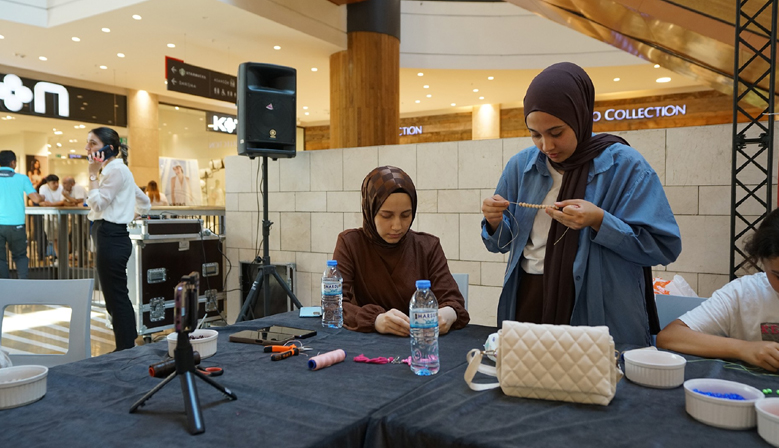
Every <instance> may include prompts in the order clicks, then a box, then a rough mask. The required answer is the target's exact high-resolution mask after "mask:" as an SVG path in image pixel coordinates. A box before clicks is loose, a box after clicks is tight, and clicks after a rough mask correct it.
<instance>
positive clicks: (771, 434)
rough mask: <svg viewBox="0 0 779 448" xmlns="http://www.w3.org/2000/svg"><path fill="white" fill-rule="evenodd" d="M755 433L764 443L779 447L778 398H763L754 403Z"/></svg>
mask: <svg viewBox="0 0 779 448" xmlns="http://www.w3.org/2000/svg"><path fill="white" fill-rule="evenodd" d="M755 409H756V410H757V433H758V434H760V437H762V438H763V440H765V441H766V442H768V443H770V444H771V445H773V446H776V447H779V398H763V399H762V400H757V401H756V402H755Z"/></svg>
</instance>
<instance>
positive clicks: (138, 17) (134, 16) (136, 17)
mask: <svg viewBox="0 0 779 448" xmlns="http://www.w3.org/2000/svg"><path fill="white" fill-rule="evenodd" d="M142 18H143V17H141V16H139V15H138V14H133V19H135V20H141V19H142Z"/></svg>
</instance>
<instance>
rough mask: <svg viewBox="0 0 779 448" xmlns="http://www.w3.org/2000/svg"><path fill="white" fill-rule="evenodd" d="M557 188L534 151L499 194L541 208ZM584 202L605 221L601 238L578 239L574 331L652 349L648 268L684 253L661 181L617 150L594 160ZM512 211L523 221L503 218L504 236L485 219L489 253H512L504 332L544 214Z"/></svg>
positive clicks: (522, 156)
mask: <svg viewBox="0 0 779 448" xmlns="http://www.w3.org/2000/svg"><path fill="white" fill-rule="evenodd" d="M550 188H552V177H551V176H550V174H549V171H548V169H547V167H546V156H545V155H544V154H543V153H541V152H540V151H539V150H538V148H536V147H535V146H533V147H531V148H527V149H525V150H523V151H521V152H519V153H518V154H516V155H515V156H514V157H512V158H511V160H509V162H508V164H507V165H506V168H505V169H504V170H503V174H502V175H501V178H500V181H499V182H498V187H497V188H496V189H495V193H496V194H499V195H501V196H502V197H504V198H506V199H507V200H509V201H511V202H526V203H530V204H540V203H541V201H542V200H543V199H544V197H545V196H546V194H547V193H548V192H549V190H550ZM584 200H586V201H589V202H592V203H593V204H595V205H597V206H598V207H600V208H602V209H603V211H604V216H603V224H601V227H600V231H597V232H596V231H595V230H594V229H593V228H591V227H587V228H585V229H582V230H581V232H580V233H579V250H578V252H577V253H576V259H575V260H574V264H573V276H574V284H575V286H576V298H575V302H574V307H573V314H572V316H571V325H606V326H608V327H609V331H610V333H611V335H612V336H613V337H614V340H615V342H616V343H624V344H635V345H650V344H651V339H650V335H649V320H648V317H647V313H646V306H645V303H644V276H643V271H642V269H643V267H644V266H656V265H667V264H669V263H672V262H673V261H675V260H676V257H678V256H679V253H680V252H681V251H682V241H681V236H680V234H679V227H678V226H677V224H676V220H675V219H674V215H673V213H672V212H671V207H670V205H669V204H668V199H667V198H666V196H665V192H664V191H663V186H662V184H661V183H660V179H659V178H658V177H657V173H655V171H654V170H653V169H652V167H651V166H650V165H649V163H647V161H646V160H645V159H644V158H643V157H642V156H641V154H639V153H638V151H636V150H635V149H633V148H631V147H629V146H626V145H623V144H619V143H617V144H614V145H611V146H609V147H608V148H606V149H605V150H604V151H603V152H602V153H601V154H599V155H598V156H597V157H596V158H595V159H593V161H592V164H591V166H590V173H589V176H588V178H587V189H586V192H585V194H584ZM509 211H510V212H511V213H512V214H513V215H514V216H515V217H516V221H514V219H512V218H511V217H510V216H509V215H508V214H507V213H504V216H503V223H502V224H501V227H502V229H503V230H502V231H500V227H499V228H498V229H496V230H495V232H494V233H493V234H492V235H490V234H489V232H488V231H487V226H486V220H482V239H483V241H484V245H485V246H486V247H487V250H489V251H490V252H501V253H505V252H508V251H510V256H509V261H508V266H507V267H506V274H505V276H504V279H503V291H502V292H501V295H500V302H499V303H498V325H499V326H500V325H501V323H502V322H503V320H514V316H515V313H516V291H517V287H518V285H519V281H520V279H519V275H518V271H519V268H518V266H519V260H520V258H521V257H522V250H523V249H524V247H525V245H526V244H527V241H528V238H529V236H530V228H531V227H532V225H533V219H534V218H535V215H536V212H537V210H536V209H531V208H525V207H519V206H517V205H514V204H510V205H509ZM509 229H510V231H508V230H509ZM499 236H500V241H498V237H499ZM513 236H516V238H515V239H514V240H513V241H511V240H512V237H513ZM509 242H510V243H509Z"/></svg>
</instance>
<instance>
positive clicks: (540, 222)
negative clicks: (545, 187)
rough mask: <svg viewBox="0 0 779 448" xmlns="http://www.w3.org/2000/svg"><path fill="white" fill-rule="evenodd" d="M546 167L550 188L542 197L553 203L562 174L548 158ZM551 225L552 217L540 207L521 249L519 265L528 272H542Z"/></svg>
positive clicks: (555, 199) (558, 190)
mask: <svg viewBox="0 0 779 448" xmlns="http://www.w3.org/2000/svg"><path fill="white" fill-rule="evenodd" d="M546 167H547V168H548V169H549V174H550V175H551V176H552V189H551V190H549V193H547V194H546V197H545V198H544V202H543V204H544V205H549V204H554V203H555V201H557V195H558V194H559V193H560V186H562V184H563V175H562V174H561V173H558V172H557V170H555V169H554V168H552V164H551V163H549V158H547V159H546ZM551 227H552V218H551V217H550V216H549V215H547V214H546V210H544V209H540V210H538V212H537V213H536V217H535V219H534V220H533V228H532V229H530V238H528V240H527V245H526V246H525V249H524V250H523V251H522V261H521V262H520V266H522V270H523V271H525V272H527V273H528V274H543V273H544V257H545V256H546V240H547V238H548V237H549V229H550V228H551Z"/></svg>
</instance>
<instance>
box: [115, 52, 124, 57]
mask: <svg viewBox="0 0 779 448" xmlns="http://www.w3.org/2000/svg"><path fill="white" fill-rule="evenodd" d="M116 55H117V56H119V57H120V58H123V57H124V53H116Z"/></svg>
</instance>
